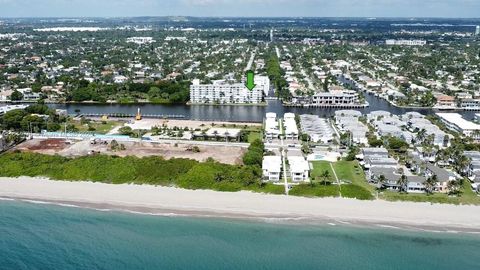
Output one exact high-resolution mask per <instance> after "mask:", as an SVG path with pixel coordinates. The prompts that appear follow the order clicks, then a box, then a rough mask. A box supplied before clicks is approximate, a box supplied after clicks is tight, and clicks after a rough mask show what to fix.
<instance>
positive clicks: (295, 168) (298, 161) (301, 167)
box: [288, 156, 310, 173]
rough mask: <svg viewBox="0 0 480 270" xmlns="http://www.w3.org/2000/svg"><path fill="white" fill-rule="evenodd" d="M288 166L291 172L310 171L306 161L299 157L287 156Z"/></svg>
mask: <svg viewBox="0 0 480 270" xmlns="http://www.w3.org/2000/svg"><path fill="white" fill-rule="evenodd" d="M288 164H290V171H291V172H302V173H303V172H305V171H309V170H310V166H308V161H307V160H306V159H305V158H304V157H299V156H289V157H288Z"/></svg>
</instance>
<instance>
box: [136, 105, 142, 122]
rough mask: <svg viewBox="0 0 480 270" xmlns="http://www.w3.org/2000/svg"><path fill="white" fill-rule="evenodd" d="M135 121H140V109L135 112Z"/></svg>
mask: <svg viewBox="0 0 480 270" xmlns="http://www.w3.org/2000/svg"><path fill="white" fill-rule="evenodd" d="M135 120H137V121H138V120H142V114H141V112H140V108H138V110H137V115H136V116H135Z"/></svg>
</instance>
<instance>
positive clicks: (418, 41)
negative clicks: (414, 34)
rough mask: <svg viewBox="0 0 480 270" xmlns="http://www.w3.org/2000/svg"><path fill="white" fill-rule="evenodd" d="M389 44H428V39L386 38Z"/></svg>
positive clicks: (386, 42)
mask: <svg viewBox="0 0 480 270" xmlns="http://www.w3.org/2000/svg"><path fill="white" fill-rule="evenodd" d="M385 44H387V45H397V46H425V45H426V44H427V41H426V40H421V39H414V40H410V39H387V40H385Z"/></svg>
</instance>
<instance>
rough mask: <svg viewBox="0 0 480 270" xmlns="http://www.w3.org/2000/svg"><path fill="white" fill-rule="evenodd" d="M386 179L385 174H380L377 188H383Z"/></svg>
mask: <svg viewBox="0 0 480 270" xmlns="http://www.w3.org/2000/svg"><path fill="white" fill-rule="evenodd" d="M386 181H387V178H385V175H383V174H381V175H380V176H379V177H378V188H379V189H381V188H383V185H384V184H385V182H386Z"/></svg>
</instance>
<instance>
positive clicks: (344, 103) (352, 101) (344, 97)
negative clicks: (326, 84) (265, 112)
mask: <svg viewBox="0 0 480 270" xmlns="http://www.w3.org/2000/svg"><path fill="white" fill-rule="evenodd" d="M292 103H294V104H304V105H308V106H313V107H349V106H359V105H361V104H360V102H359V98H358V93H357V92H355V91H353V90H332V91H329V92H318V93H315V94H314V95H313V96H294V97H293V98H292Z"/></svg>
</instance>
